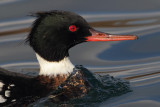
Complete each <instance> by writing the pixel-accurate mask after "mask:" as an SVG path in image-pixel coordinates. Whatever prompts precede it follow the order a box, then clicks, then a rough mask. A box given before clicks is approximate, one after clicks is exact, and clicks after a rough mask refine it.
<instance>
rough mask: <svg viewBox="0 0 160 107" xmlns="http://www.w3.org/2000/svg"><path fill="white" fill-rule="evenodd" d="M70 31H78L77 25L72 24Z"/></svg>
mask: <svg viewBox="0 0 160 107" xmlns="http://www.w3.org/2000/svg"><path fill="white" fill-rule="evenodd" d="M69 31H71V32H75V31H77V27H76V26H75V25H71V26H69Z"/></svg>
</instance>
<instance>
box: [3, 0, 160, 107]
mask: <svg viewBox="0 0 160 107" xmlns="http://www.w3.org/2000/svg"><path fill="white" fill-rule="evenodd" d="M90 2H91V1H89V0H86V2H85V3H84V2H80V1H77V2H76V1H71V0H70V1H68V2H62V1H57V2H56V3H55V2H54V1H51V0H46V1H43V0H39V1H38V0H32V1H31V0H23V1H20V0H13V1H12V0H10V1H9V2H8V3H7V2H3V0H2V1H0V13H1V17H0V50H1V51H0V66H1V67H3V68H5V69H8V70H12V71H15V72H21V73H24V74H26V75H37V73H38V70H39V66H38V63H37V60H36V58H35V55H34V53H33V50H32V49H31V48H30V47H29V46H28V45H24V39H25V38H26V36H27V35H28V30H29V29H28V28H29V27H30V26H31V23H32V22H33V21H34V19H35V18H33V17H30V16H27V15H28V14H30V13H31V12H35V11H41V10H51V9H63V10H64V9H65V10H70V11H75V12H78V13H79V14H81V15H82V16H83V17H84V18H85V19H86V20H87V21H88V22H89V23H90V25H92V26H93V27H94V28H95V29H98V30H100V31H103V32H107V33H113V34H134V35H138V36H139V40H136V41H121V42H94V43H93V42H92V43H91V42H88V43H83V44H79V45H77V46H75V47H73V48H72V49H71V50H70V56H71V61H72V62H73V63H74V64H83V66H85V67H86V68H88V69H89V70H90V71H92V72H94V73H98V74H100V75H106V74H109V75H112V76H114V77H116V78H122V79H127V80H128V81H130V84H131V89H132V92H129V93H126V94H123V95H121V96H115V97H111V98H109V99H106V100H104V101H103V102H101V103H99V104H98V105H97V106H100V107H106V106H107V107H135V106H136V107H142V106H145V107H151V106H153V107H159V106H160V94H159V90H160V66H159V64H160V50H159V46H160V42H159V40H160V36H159V34H160V31H159V29H160V8H159V7H160V6H159V4H160V3H159V1H158V0H152V1H144V0H141V1H136V0H135V1H130V2H129V1H127V0H122V1H121V2H120V1H114V0H109V1H107V3H106V1H101V2H100V3H99V1H94V2H92V3H91V4H92V6H89V7H88V5H90ZM137 2H139V3H138V5H136V4H137ZM144 2H145V5H144ZM97 3H99V5H100V7H99V6H97V5H96V4H97ZM44 4H46V5H44ZM84 4H85V5H84ZM82 6H83V8H82ZM135 6H136V8H135ZM28 7H30V8H28ZM13 31H14V32H13ZM13 56H14V57H13ZM48 104H50V103H49V102H48Z"/></svg>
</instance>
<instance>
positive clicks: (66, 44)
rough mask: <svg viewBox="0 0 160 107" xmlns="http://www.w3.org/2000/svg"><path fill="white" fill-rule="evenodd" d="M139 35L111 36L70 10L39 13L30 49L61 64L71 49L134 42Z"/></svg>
mask: <svg viewBox="0 0 160 107" xmlns="http://www.w3.org/2000/svg"><path fill="white" fill-rule="evenodd" d="M136 38H137V37H136V36H131V35H128V36H125V35H124V36H122V35H111V34H106V33H102V32H99V31H96V30H94V29H93V28H92V27H90V26H89V24H88V23H87V22H86V21H85V19H83V18H82V17H81V16H79V15H77V14H75V13H72V12H67V11H58V10H54V11H50V12H42V13H37V19H36V20H35V22H34V24H33V28H32V30H31V32H30V34H29V36H28V38H27V41H29V43H30V46H31V47H32V48H33V49H34V51H35V52H36V53H38V54H39V55H40V56H41V57H43V58H44V59H46V60H47V61H60V60H62V59H63V58H64V57H67V56H69V53H68V50H69V49H70V48H71V47H73V46H75V45H76V44H79V43H82V42H87V41H115V40H134V39H136Z"/></svg>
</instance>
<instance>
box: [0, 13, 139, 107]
mask: <svg viewBox="0 0 160 107" xmlns="http://www.w3.org/2000/svg"><path fill="white" fill-rule="evenodd" d="M36 16H37V19H36V20H35V22H34V24H33V28H32V30H31V32H30V34H29V36H28V38H27V42H29V44H30V46H31V47H32V48H33V50H34V51H35V53H36V57H37V60H38V62H39V65H40V72H39V75H38V76H37V77H29V76H24V75H22V74H17V73H11V72H8V71H5V70H1V72H0V102H1V105H8V106H11V105H14V104H15V105H18V104H19V105H21V107H22V105H23V106H25V104H28V103H31V102H34V101H35V100H37V99H39V98H41V97H45V96H47V95H48V94H49V93H50V92H51V91H53V90H55V89H57V87H58V88H59V87H61V89H62V91H63V92H62V93H63V94H61V95H60V96H59V100H60V101H61V100H62V101H65V100H68V99H70V98H77V97H79V96H83V95H85V94H86V93H87V91H88V89H89V88H88V87H89V84H88V83H87V80H86V79H85V78H84V77H83V73H82V71H79V70H77V72H75V73H73V71H74V70H73V68H74V65H73V64H72V63H71V62H70V60H69V53H68V50H69V49H70V48H71V47H73V46H75V45H77V44H79V43H83V42H88V41H120V40H135V39H137V36H133V35H113V34H108V33H103V32H99V31H96V30H95V29H93V28H92V27H91V26H89V24H88V23H87V22H86V21H85V19H83V18H82V17H81V16H79V15H77V14H75V13H72V12H67V11H58V10H54V11H50V12H42V13H37V15H36ZM72 73H73V74H72ZM77 73H78V75H79V76H77ZM71 74H72V75H71ZM68 78H70V79H69V80H68ZM67 80H68V83H67V82H66V81H67ZM26 99H27V100H26ZM28 99H30V100H28ZM20 102H23V103H20Z"/></svg>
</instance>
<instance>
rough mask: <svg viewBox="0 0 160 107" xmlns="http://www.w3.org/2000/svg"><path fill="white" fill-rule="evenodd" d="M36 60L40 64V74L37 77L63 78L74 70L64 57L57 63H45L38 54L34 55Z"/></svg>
mask: <svg viewBox="0 0 160 107" xmlns="http://www.w3.org/2000/svg"><path fill="white" fill-rule="evenodd" d="M36 56H37V60H38V62H39V64H40V73H39V75H43V76H57V75H60V76H63V75H69V74H70V73H71V72H72V71H73V68H74V65H73V64H72V63H71V61H70V60H69V58H68V57H65V58H64V59H62V60H61V61H59V62H56V61H55V62H54V61H53V62H52V61H47V60H45V59H44V58H42V57H41V56H39V55H38V54H36Z"/></svg>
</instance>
